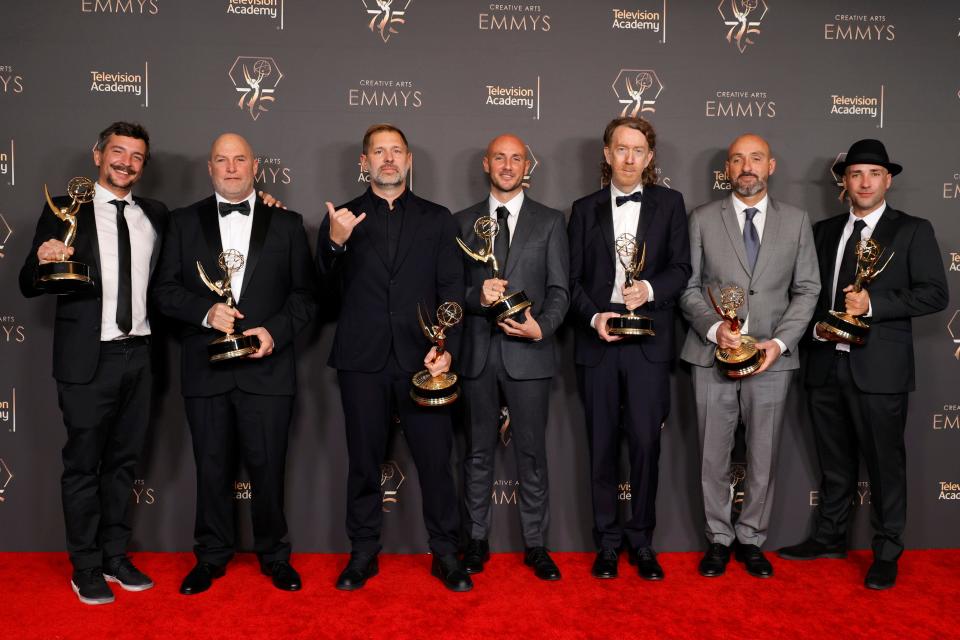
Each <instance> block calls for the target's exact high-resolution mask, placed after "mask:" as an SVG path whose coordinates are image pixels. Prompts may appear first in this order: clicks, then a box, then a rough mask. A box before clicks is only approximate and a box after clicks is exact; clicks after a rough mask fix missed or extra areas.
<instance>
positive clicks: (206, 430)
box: [184, 389, 293, 567]
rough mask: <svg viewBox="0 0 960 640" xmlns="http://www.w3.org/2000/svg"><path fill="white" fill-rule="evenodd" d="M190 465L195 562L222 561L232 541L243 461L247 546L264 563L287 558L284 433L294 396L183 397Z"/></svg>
mask: <svg viewBox="0 0 960 640" xmlns="http://www.w3.org/2000/svg"><path fill="white" fill-rule="evenodd" d="M184 405H185V407H186V411H187V421H188V422H189V423H190V435H191V437H192V438H193V457H194V461H195V462H196V465H197V513H196V521H195V525H194V531H193V536H194V540H195V545H194V548H193V552H194V554H195V555H196V557H197V560H198V561H200V562H208V563H210V564H213V565H217V566H220V567H222V566H224V565H226V564H227V563H228V562H229V561H230V559H231V558H232V557H233V553H234V548H235V546H236V531H235V529H236V526H235V522H236V514H235V506H236V502H235V500H234V497H233V494H234V482H235V481H236V479H237V466H238V462H239V461H240V460H241V459H242V460H243V463H244V466H245V467H246V469H247V473H248V474H249V476H250V485H251V489H252V491H253V500H252V503H251V515H252V519H253V541H254V551H256V553H257V556H258V557H259V558H260V562H261V564H263V565H267V564H269V563H271V562H275V561H278V560H289V559H290V543H289V541H288V540H287V519H286V516H285V515H284V512H283V496H284V475H285V470H286V463H287V437H288V434H289V431H290V416H291V413H292V412H293V396H266V395H257V394H253V393H247V392H245V391H241V390H239V389H234V390H232V391H230V392H228V393H224V394H221V395H217V396H210V397H187V398H184Z"/></svg>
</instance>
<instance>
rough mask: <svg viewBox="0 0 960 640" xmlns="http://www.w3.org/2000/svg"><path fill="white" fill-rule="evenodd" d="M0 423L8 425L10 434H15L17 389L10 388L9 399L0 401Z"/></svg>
mask: <svg viewBox="0 0 960 640" xmlns="http://www.w3.org/2000/svg"><path fill="white" fill-rule="evenodd" d="M0 422H2V423H3V424H5V425H8V427H9V428H8V431H9V432H10V433H16V432H17V389H16V387H11V388H10V399H9V400H5V399H4V400H0Z"/></svg>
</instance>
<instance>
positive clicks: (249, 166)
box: [207, 133, 259, 202]
mask: <svg viewBox="0 0 960 640" xmlns="http://www.w3.org/2000/svg"><path fill="white" fill-rule="evenodd" d="M258 167H259V163H258V162H257V160H256V158H254V157H253V149H252V148H251V147H250V143H248V142H247V141H246V139H245V138H244V137H243V136H240V135H237V134H236V133H224V134H223V135H221V136H220V137H218V138H217V139H216V140H214V141H213V146H211V147H210V160H209V161H207V168H208V169H209V171H210V178H211V180H212V181H213V188H214V189H215V190H216V192H217V193H219V194H220V195H221V196H222V197H223V198H225V199H227V200H229V201H230V202H239V201H241V200H244V199H246V198H248V197H250V194H251V193H253V181H254V177H255V176H256V173H257V169H258Z"/></svg>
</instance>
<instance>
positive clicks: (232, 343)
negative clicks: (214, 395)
mask: <svg viewBox="0 0 960 640" xmlns="http://www.w3.org/2000/svg"><path fill="white" fill-rule="evenodd" d="M243 262H244V259H243V254H242V253H240V252H239V251H237V250H236V249H229V250H227V251H224V252H223V253H221V254H220V257H219V259H218V260H217V264H219V265H220V270H221V271H223V278H222V279H221V280H217V281H213V280H211V279H210V277H209V276H207V272H206V271H204V270H203V265H202V264H200V261H199V260H197V272H198V273H199V274H200V279H201V280H203V284H205V285H207V288H208V289H210V291H213V292H214V293H215V294H217V295H218V296H222V297H223V298H224V300H223V302H224V303H225V304H226V305H227V306H228V307H230V308H233V307H235V306H236V302H235V301H234V299H233V288H232V287H231V284H230V278H231V277H233V274H235V273H236V272H238V271H240V269H243ZM259 348H260V338H258V337H257V336H245V335H243V331H242V330H241V329H240V326H239V325H238V324H236V323H235V324H234V328H233V333H230V334H227V335H225V336H223V337H220V338H217V339H216V340H214V341H213V342H211V343H210V344H209V345H207V353H208V354H209V356H210V362H221V361H223V360H232V359H234V358H242V357H243V356H246V355H250V354H251V353H256V352H257V349H259Z"/></svg>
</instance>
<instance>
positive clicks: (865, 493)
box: [809, 480, 872, 507]
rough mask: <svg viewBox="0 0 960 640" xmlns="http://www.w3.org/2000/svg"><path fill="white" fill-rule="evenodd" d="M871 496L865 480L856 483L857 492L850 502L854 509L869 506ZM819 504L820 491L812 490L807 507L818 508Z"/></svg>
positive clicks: (868, 485) (868, 484)
mask: <svg viewBox="0 0 960 640" xmlns="http://www.w3.org/2000/svg"><path fill="white" fill-rule="evenodd" d="M871 498H872V494H871V493H870V483H869V482H867V481H866V480H861V481H860V482H858V483H857V492H856V494H855V495H854V496H853V499H852V500H851V501H850V504H852V505H853V506H854V507H863V506H869V504H870V500H871ZM819 504H820V490H819V489H812V490H811V491H810V499H809V505H810V506H811V507H816V506H819Z"/></svg>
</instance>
